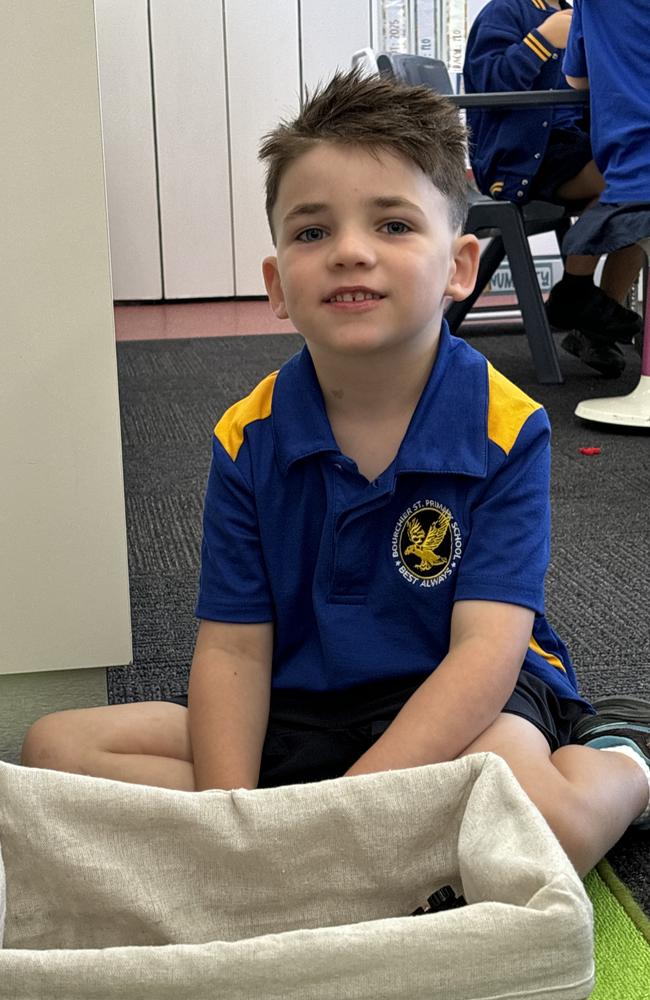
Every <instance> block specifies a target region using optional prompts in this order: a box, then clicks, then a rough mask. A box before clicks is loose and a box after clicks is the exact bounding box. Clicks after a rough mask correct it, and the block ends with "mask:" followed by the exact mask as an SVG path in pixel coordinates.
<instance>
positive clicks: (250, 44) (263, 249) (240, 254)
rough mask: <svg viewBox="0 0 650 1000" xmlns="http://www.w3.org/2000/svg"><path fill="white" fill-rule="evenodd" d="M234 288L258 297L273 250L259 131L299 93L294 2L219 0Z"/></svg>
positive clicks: (287, 111) (292, 106)
mask: <svg viewBox="0 0 650 1000" xmlns="http://www.w3.org/2000/svg"><path fill="white" fill-rule="evenodd" d="M225 12H226V18H225V24H226V46H227V59H228V110H229V120H230V162H231V169H232V221H233V233H234V246H235V294H236V295H264V294H265V291H264V283H263V281H262V272H261V261H262V258H263V257H264V256H266V255H267V254H269V253H272V252H273V246H272V244H271V237H270V234H269V229H268V225H267V222H266V215H265V211H264V189H263V169H262V165H261V164H260V163H259V161H258V159H257V151H258V148H259V142H260V137H261V136H262V135H263V134H264V133H265V132H268V131H269V130H270V129H272V128H273V127H274V126H275V125H276V124H277V122H278V120H279V119H280V118H281V117H286V116H287V115H291V114H293V113H294V112H295V110H296V108H297V106H298V101H299V94H300V70H299V66H300V58H299V40H298V39H299V34H298V4H297V3H296V0H264V2H263V3H262V2H260V0H225Z"/></svg>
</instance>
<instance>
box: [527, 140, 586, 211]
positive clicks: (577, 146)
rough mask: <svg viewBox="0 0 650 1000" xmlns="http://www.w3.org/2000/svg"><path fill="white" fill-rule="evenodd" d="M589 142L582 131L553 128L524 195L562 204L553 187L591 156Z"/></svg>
mask: <svg viewBox="0 0 650 1000" xmlns="http://www.w3.org/2000/svg"><path fill="white" fill-rule="evenodd" d="M593 158H594V155H593V153H592V151H591V142H590V140H589V136H588V135H587V133H586V132H578V131H577V130H576V131H573V130H568V129H553V130H552V131H551V135H550V137H549V141H548V146H547V147H546V153H545V154H544V159H543V160H542V162H541V164H540V168H539V170H538V171H537V173H536V174H535V176H534V177H533V179H532V181H531V182H530V186H529V188H528V199H527V200H529V201H530V200H532V199H536V200H538V201H552V202H557V203H559V204H564V203H565V201H566V199H563V198H561V197H560V196H559V195H558V194H557V189H558V188H559V187H561V186H562V184H564V183H565V181H570V180H571V179H572V178H573V177H576V176H577V174H579V173H580V171H581V170H582V169H583V167H586V166H587V164H588V163H589V162H590V161H591V160H593Z"/></svg>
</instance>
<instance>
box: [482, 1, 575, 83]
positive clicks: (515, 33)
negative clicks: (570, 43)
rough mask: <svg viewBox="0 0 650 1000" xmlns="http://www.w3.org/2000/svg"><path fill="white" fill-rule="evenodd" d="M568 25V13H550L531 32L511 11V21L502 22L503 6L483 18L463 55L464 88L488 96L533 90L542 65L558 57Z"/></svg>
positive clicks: (503, 20) (564, 40)
mask: <svg viewBox="0 0 650 1000" xmlns="http://www.w3.org/2000/svg"><path fill="white" fill-rule="evenodd" d="M567 14H568V17H567V16H566V15H567ZM558 15H562V16H561V17H558ZM569 23H570V12H565V11H559V12H558V14H551V16H550V17H549V18H547V20H546V21H545V22H544V23H543V24H542V25H540V27H539V28H530V29H529V28H528V26H527V24H526V23H525V22H524V21H520V20H519V18H518V17H516V16H515V14H514V11H513V16H512V18H511V19H510V20H508V19H507V18H505V19H504V17H503V6H501V7H500V8H499V10H498V11H495V13H493V14H488V15H486V16H484V17H483V19H482V20H481V21H480V22H479V25H478V28H477V31H476V33H475V35H474V36H473V38H472V40H471V45H470V46H468V48H467V51H466V53H465V65H464V75H465V89H466V90H467V91H468V92H487V93H491V92H494V91H497V92H498V91H510V90H514V91H518V90H532V89H533V87H534V86H535V82H536V80H537V78H538V76H539V75H540V73H541V71H542V68H543V67H544V66H545V64H546V63H547V62H548V61H549V60H557V59H558V58H559V55H560V49H562V48H564V44H566V34H567V33H568V25H569ZM560 43H561V44H560Z"/></svg>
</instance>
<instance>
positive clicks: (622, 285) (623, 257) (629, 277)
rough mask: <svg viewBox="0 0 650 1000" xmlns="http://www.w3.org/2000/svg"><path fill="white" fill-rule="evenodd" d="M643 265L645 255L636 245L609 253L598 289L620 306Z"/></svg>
mask: <svg viewBox="0 0 650 1000" xmlns="http://www.w3.org/2000/svg"><path fill="white" fill-rule="evenodd" d="M644 265H645V253H644V252H643V250H642V249H641V247H640V246H638V244H636V243H634V244H632V246H629V247H623V249H622V250H615V251H614V252H613V253H610V254H609V256H608V257H607V260H606V261H605V266H604V267H603V273H602V276H601V279H600V287H601V288H602V290H603V291H604V292H605V293H606V294H607V295H609V297H610V299H615V301H616V302H620V303H621V305H622V304H623V303H624V302H625V299H626V298H627V295H628V292H629V291H630V289H631V287H632V285H633V284H634V282H635V281H636V279H637V278H638V276H639V272H640V270H641V268H642V267H643V266H644Z"/></svg>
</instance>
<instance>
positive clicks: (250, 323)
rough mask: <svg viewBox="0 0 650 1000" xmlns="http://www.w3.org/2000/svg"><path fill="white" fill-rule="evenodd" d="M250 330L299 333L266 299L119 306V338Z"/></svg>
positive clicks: (217, 334) (228, 334)
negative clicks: (276, 314) (275, 312)
mask: <svg viewBox="0 0 650 1000" xmlns="http://www.w3.org/2000/svg"><path fill="white" fill-rule="evenodd" d="M247 333H295V327H294V326H293V324H292V323H290V322H289V321H288V320H285V321H280V320H278V319H276V318H275V316H274V315H273V313H272V312H271V307H270V305H269V303H268V301H267V300H266V299H263V300H260V299H249V300H245V299H238V300H237V301H233V300H222V301H212V302H172V303H165V304H163V305H158V304H156V305H148V304H141V305H135V306H133V305H124V306H123V305H117V306H115V337H116V340H118V341H121V340H164V339H178V338H184V337H232V336H236V335H238V334H247Z"/></svg>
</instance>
